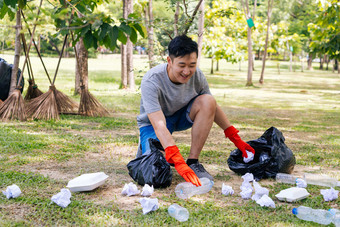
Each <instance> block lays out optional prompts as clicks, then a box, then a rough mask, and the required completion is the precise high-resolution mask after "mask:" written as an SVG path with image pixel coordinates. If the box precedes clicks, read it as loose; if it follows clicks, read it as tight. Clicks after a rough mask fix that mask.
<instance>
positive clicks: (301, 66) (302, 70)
mask: <svg viewBox="0 0 340 227" xmlns="http://www.w3.org/2000/svg"><path fill="white" fill-rule="evenodd" d="M301 72H303V55H301Z"/></svg>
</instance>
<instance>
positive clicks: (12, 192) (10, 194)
mask: <svg viewBox="0 0 340 227" xmlns="http://www.w3.org/2000/svg"><path fill="white" fill-rule="evenodd" d="M2 193H3V194H4V195H5V196H6V198H7V199H10V198H17V197H18V196H19V195H20V194H21V190H20V188H19V186H18V185H16V184H12V185H11V186H8V187H7V188H6V191H2Z"/></svg>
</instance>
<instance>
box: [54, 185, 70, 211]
mask: <svg viewBox="0 0 340 227" xmlns="http://www.w3.org/2000/svg"><path fill="white" fill-rule="evenodd" d="M70 199H71V192H70V190H69V189H66V188H63V189H61V190H60V192H59V193H58V194H56V195H54V196H52V198H51V200H52V201H53V202H55V203H56V204H57V205H58V206H61V207H62V208H65V207H67V206H68V205H69V204H70V203H71V200H70Z"/></svg>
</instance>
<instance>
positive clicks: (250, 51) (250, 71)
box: [241, 0, 257, 86]
mask: <svg viewBox="0 0 340 227" xmlns="http://www.w3.org/2000/svg"><path fill="white" fill-rule="evenodd" d="M256 2H257V0H254V8H253V15H251V13H250V10H249V3H248V0H246V2H245V3H244V1H243V0H241V3H242V8H243V10H244V14H245V16H246V19H247V22H248V30H247V39H248V75H247V83H246V86H252V85H253V81H252V80H253V63H254V62H253V47H252V39H251V28H252V27H253V26H254V18H255V11H256Z"/></svg>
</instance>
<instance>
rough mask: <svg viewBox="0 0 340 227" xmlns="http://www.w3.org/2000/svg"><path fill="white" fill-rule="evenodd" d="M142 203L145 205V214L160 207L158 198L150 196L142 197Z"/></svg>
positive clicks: (140, 200)
mask: <svg viewBox="0 0 340 227" xmlns="http://www.w3.org/2000/svg"><path fill="white" fill-rule="evenodd" d="M139 202H140V204H141V205H142V207H143V214H147V213H149V212H151V211H155V210H157V209H158V199H157V198H155V199H150V198H140V199H139Z"/></svg>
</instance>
